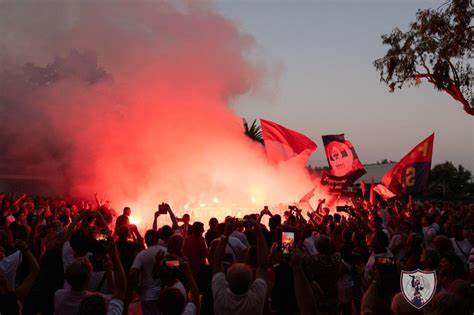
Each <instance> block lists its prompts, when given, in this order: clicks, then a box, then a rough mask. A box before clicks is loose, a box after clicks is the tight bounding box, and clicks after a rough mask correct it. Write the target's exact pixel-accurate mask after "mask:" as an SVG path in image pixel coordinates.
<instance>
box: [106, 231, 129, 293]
mask: <svg viewBox="0 0 474 315" xmlns="http://www.w3.org/2000/svg"><path fill="white" fill-rule="evenodd" d="M109 239H110V241H109V242H110V243H109V257H110V260H111V261H112V265H113V267H114V285H115V289H114V295H113V296H114V299H118V300H122V301H123V300H124V299H125V294H126V289H127V279H126V276H125V271H124V269H123V265H122V261H121V260H120V255H119V252H118V250H117V246H116V245H115V241H114V239H113V237H109Z"/></svg>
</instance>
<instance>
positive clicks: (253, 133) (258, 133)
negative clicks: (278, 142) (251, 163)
mask: <svg viewBox="0 0 474 315" xmlns="http://www.w3.org/2000/svg"><path fill="white" fill-rule="evenodd" d="M243 123H244V128H245V134H246V135H247V137H249V138H250V139H252V141H255V142H258V143H261V144H263V145H264V141H263V136H262V129H261V128H260V126H259V125H258V123H257V120H256V119H255V120H254V121H253V122H252V125H251V126H250V127H249V125H248V123H247V121H246V120H245V118H243Z"/></svg>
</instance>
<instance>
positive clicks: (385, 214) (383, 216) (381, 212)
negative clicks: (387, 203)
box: [377, 209, 390, 229]
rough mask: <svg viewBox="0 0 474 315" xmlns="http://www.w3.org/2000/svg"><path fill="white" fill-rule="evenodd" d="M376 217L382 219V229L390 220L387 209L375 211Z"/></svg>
mask: <svg viewBox="0 0 474 315" xmlns="http://www.w3.org/2000/svg"><path fill="white" fill-rule="evenodd" d="M377 216H379V217H380V218H381V219H382V226H383V228H384V229H387V227H388V221H389V220H390V214H389V213H388V210H387V209H379V210H377Z"/></svg>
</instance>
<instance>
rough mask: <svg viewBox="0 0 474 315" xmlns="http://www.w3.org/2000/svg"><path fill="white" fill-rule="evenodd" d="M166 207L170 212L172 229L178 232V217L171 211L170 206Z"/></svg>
mask: <svg viewBox="0 0 474 315" xmlns="http://www.w3.org/2000/svg"><path fill="white" fill-rule="evenodd" d="M165 206H166V210H167V211H168V213H169V215H170V219H171V222H172V223H173V226H172V228H173V230H174V231H176V230H177V229H179V225H178V220H176V216H175V215H174V212H173V210H171V207H170V205H169V204H167V203H166V204H165Z"/></svg>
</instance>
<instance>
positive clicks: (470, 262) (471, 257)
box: [469, 247, 474, 271]
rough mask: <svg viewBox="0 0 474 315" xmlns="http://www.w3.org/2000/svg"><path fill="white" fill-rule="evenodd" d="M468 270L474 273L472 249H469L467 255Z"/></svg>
mask: <svg viewBox="0 0 474 315" xmlns="http://www.w3.org/2000/svg"><path fill="white" fill-rule="evenodd" d="M469 270H470V271H474V247H473V248H472V249H471V253H470V254H469Z"/></svg>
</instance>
